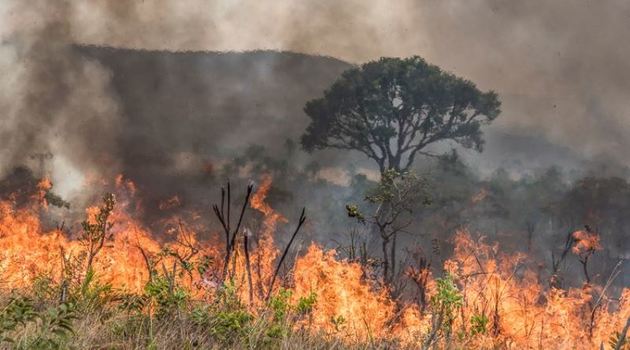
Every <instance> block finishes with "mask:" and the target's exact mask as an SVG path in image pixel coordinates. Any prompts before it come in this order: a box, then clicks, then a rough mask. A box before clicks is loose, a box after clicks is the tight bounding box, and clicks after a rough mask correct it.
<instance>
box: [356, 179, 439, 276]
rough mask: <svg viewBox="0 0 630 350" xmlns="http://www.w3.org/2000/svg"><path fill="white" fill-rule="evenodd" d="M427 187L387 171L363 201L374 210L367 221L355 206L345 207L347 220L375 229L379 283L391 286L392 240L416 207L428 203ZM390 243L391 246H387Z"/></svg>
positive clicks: (393, 248)
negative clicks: (380, 259) (380, 253)
mask: <svg viewBox="0 0 630 350" xmlns="http://www.w3.org/2000/svg"><path fill="white" fill-rule="evenodd" d="M426 187H427V183H426V181H425V180H424V179H422V178H420V177H418V176H417V175H415V174H413V173H399V172H397V171H395V170H387V171H385V173H384V174H383V176H382V178H381V181H380V182H379V184H378V185H377V186H376V187H375V188H373V189H371V190H370V191H368V193H367V195H366V197H365V200H366V201H367V202H368V203H370V204H373V205H375V206H376V209H375V210H374V212H373V213H372V214H371V215H369V216H368V217H366V216H364V215H363V214H362V213H361V211H360V210H359V208H358V206H357V205H354V204H349V205H347V206H346V211H347V213H348V216H350V217H353V218H356V219H357V220H359V222H362V223H370V224H372V225H374V227H375V228H376V229H377V231H378V234H379V236H380V238H381V243H382V248H383V280H384V281H385V282H391V279H392V277H393V276H394V275H395V270H396V237H397V235H398V233H400V232H403V231H404V230H405V229H406V228H407V227H409V225H411V223H412V216H411V214H413V211H414V209H415V208H417V207H418V205H428V204H429V203H430V199H429V195H428V192H427V189H426ZM390 243H391V246H390Z"/></svg>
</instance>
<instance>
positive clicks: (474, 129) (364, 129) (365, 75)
mask: <svg viewBox="0 0 630 350" xmlns="http://www.w3.org/2000/svg"><path fill="white" fill-rule="evenodd" d="M500 105H501V103H500V101H499V99H498V96H497V94H496V93H495V92H493V91H489V92H485V93H484V92H481V91H480V90H479V89H477V87H476V86H475V84H474V83H472V82H471V81H468V80H465V79H462V78H458V77H456V76H454V75H452V74H450V73H447V72H444V71H442V70H441V69H440V68H439V67H437V66H434V65H431V64H428V63H427V62H426V61H425V60H424V59H422V58H420V57H417V56H414V57H410V58H405V59H402V58H381V59H380V60H378V61H373V62H369V63H366V64H364V65H362V66H360V67H356V68H352V69H349V70H347V71H345V72H344V73H343V74H342V75H341V77H340V78H339V79H338V80H337V81H336V82H335V83H334V84H333V85H332V86H331V87H330V88H329V89H328V90H326V91H325V92H324V96H323V97H322V98H318V99H314V100H311V101H309V102H308V103H307V104H306V106H305V107H304V112H305V113H306V114H307V115H308V116H309V117H310V119H311V123H310V125H309V126H308V128H307V129H306V132H305V133H304V135H302V140H301V141H302V146H303V148H304V149H305V150H306V151H309V152H311V151H314V150H319V149H324V148H337V149H347V150H356V151H359V152H361V153H363V154H365V155H366V156H367V157H369V158H370V159H373V160H374V161H376V163H377V164H378V166H379V169H380V171H381V173H384V172H385V171H386V170H388V169H393V170H396V171H402V172H404V171H407V170H409V168H410V167H411V165H412V163H413V162H414V159H415V158H416V156H417V155H418V154H425V155H431V154H430V153H428V152H426V151H425V148H426V147H427V146H428V145H431V144H434V143H437V142H440V141H446V140H451V141H454V142H456V143H458V144H460V145H462V146H463V147H466V148H473V149H475V150H478V151H481V150H482V148H483V143H484V141H483V138H482V131H481V126H482V125H484V124H488V123H490V122H491V121H492V120H494V119H495V118H496V117H497V116H498V115H499V113H500V109H499V107H500Z"/></svg>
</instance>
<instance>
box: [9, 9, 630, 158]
mask: <svg viewBox="0 0 630 350" xmlns="http://www.w3.org/2000/svg"><path fill="white" fill-rule="evenodd" d="M629 19H630V2H627V1H621V0H610V1H605V2H604V1H594V0H554V1H543V0H529V1H517V0H514V1H506V0H466V1H463V0H460V1H455V0H397V1H392V0H373V1H367V0H346V1H335V0H318V1H291V0H275V1H261V0H221V1H216V0H214V1H213V0H178V1H172V0H117V1H109V0H90V1H78V0H76V1H64V0H54V1H50V0H33V1H21V0H4V1H2V2H1V3H0V20H1V21H0V23H1V24H0V39H1V40H2V43H3V45H2V48H0V73H2V72H4V73H5V74H4V75H3V77H2V78H0V85H1V86H2V87H3V90H4V91H10V92H12V93H7V94H5V96H4V98H3V99H4V101H3V100H2V99H0V106H4V107H5V110H9V112H7V113H5V115H7V117H5V121H4V123H5V126H3V129H4V130H16V129H22V130H23V128H25V127H27V126H28V127H30V126H32V125H33V124H37V123H36V122H33V120H30V121H29V122H28V123H26V122H24V121H22V120H21V119H22V118H21V117H20V116H22V115H24V110H25V109H26V110H28V111H29V112H32V111H33V109H36V111H35V113H38V114H39V115H40V116H41V117H40V119H39V120H38V122H41V121H42V120H44V121H46V120H47V121H49V122H50V123H51V124H55V125H56V126H55V128H63V127H67V126H68V123H66V122H64V118H63V117H60V118H56V119H55V117H47V116H46V115H47V111H48V110H49V108H48V106H46V107H41V108H39V110H37V106H33V101H29V99H28V98H25V96H28V93H27V92H28V91H32V89H33V87H32V86H33V85H32V84H30V85H29V82H36V83H37V86H40V85H41V84H40V81H41V79H42V76H41V75H42V74H44V73H42V71H41V70H40V71H38V70H37V67H38V66H39V65H50V64H53V65H56V66H58V68H59V69H60V70H61V71H62V72H65V73H64V75H63V76H64V77H65V78H64V79H66V80H68V81H79V80H83V79H84V78H85V77H89V78H90V81H92V82H91V85H90V86H89V87H88V88H87V89H86V88H82V89H81V91H74V90H72V91H70V92H69V93H68V95H69V96H72V97H71V98H70V99H68V100H69V101H73V102H72V103H70V104H64V105H63V106H58V108H59V111H58V113H57V114H67V115H70V114H71V113H76V111H78V110H85V109H86V108H87V109H89V110H90V111H91V115H92V116H93V118H94V119H95V120H101V119H103V118H109V119H110V120H112V121H115V120H116V118H117V117H118V116H117V111H116V105H115V102H114V101H111V100H109V97H108V96H107V93H106V92H107V91H106V90H107V80H108V76H107V73H106V72H103V71H102V70H100V68H99V67H94V66H90V64H89V62H87V63H86V62H80V63H79V64H75V65H74V66H79V67H81V68H79V69H77V68H76V67H75V68H68V67H67V65H73V64H71V62H73V61H72V58H64V59H63V60H58V61H56V62H55V60H52V59H46V58H43V57H42V56H45V55H46V54H44V53H45V52H47V53H48V54H49V56H51V55H50V53H59V52H61V51H62V50H63V49H62V48H59V47H57V46H55V45H54V43H87V44H97V45H108V46H117V47H126V48H145V49H167V50H178V51H185V50H221V51H247V50H255V49H274V50H287V51H296V52H302V53H309V54H319V55H329V56H333V57H336V58H339V59H343V60H346V61H348V62H352V63H362V62H366V61H369V60H373V59H376V58H379V57H381V56H411V55H420V56H422V57H424V58H425V59H427V60H428V61H429V62H431V63H433V64H437V65H439V66H440V67H442V68H444V69H445V70H448V71H451V72H453V73H455V74H456V75H458V76H461V77H464V78H467V79H470V80H472V81H474V82H475V83H476V84H477V85H478V86H479V87H480V88H481V89H482V90H495V91H497V92H498V93H499V95H500V96H501V99H502V101H503V106H502V110H503V113H502V115H501V116H500V118H499V119H498V120H497V121H496V122H495V123H494V124H493V125H492V126H490V127H489V128H488V130H487V146H486V150H487V151H486V152H485V153H484V155H482V156H476V155H471V156H470V157H471V159H475V160H476V161H477V162H479V163H480V164H484V165H487V168H489V169H490V168H493V167H496V166H500V165H508V166H512V167H514V168H518V167H532V166H534V167H535V166H549V165H553V164H561V165H564V164H568V165H576V164H582V165H583V164H585V163H600V162H607V163H614V164H618V165H620V166H630V154H629V153H628V152H627V150H628V149H630V137H628V136H630V107H628V104H627V103H626V101H627V95H628V92H629V91H630V86H629V85H630V60H628V59H627V58H628V57H629V56H630V55H629V54H630V41H628V40H626V39H625V33H628V32H630V20H629ZM42 48H43V49H42ZM36 49H37V50H36ZM36 52H42V53H39V54H36ZM75 63H76V62H75ZM44 79H45V77H44ZM67 85H68V84H63V83H56V84H53V85H52V86H50V85H46V84H43V86H44V87H43V88H47V89H52V90H54V91H57V90H63V89H64V87H67ZM81 94H89V95H90V96H91V97H95V96H96V97H98V96H101V95H102V96H103V97H102V98H100V99H99V98H96V100H97V101H98V102H97V103H92V104H90V105H88V106H86V105H85V104H82V103H81V102H80V100H81V99H84V98H85V97H81ZM52 99H53V100H54V98H52ZM16 100H19V101H20V102H21V103H15V101H16ZM92 100H94V99H92ZM47 118H48V119H47ZM25 123H26V124H25ZM110 124H112V125H115V123H113V122H111V123H110ZM111 128H115V126H111ZM46 130H48V129H46V128H44V129H42V128H40V129H39V131H38V132H37V133H34V134H33V135H31V136H20V137H14V138H17V139H20V138H21V139H22V140H21V141H22V142H31V141H32V139H31V138H35V139H36V138H38V137H47V136H41V135H42V133H43V134H46V133H47V132H54V128H53V129H51V130H52V131H46ZM103 132H105V133H107V132H108V130H104V131H103ZM109 132H114V131H113V130H110V131H109ZM0 134H1V133H0ZM38 135H40V136H38ZM0 136H5V137H6V136H7V135H6V134H5V135H0ZM18 141H20V140H18ZM19 144H20V143H19V142H17V145H19ZM17 145H16V146H15V147H14V148H15V149H20V146H17ZM60 147H61V146H60ZM64 147H68V146H64ZM94 147H106V145H99V143H98V142H96V143H95V145H94ZM5 153H6V154H8V152H5ZM0 157H2V155H1V153H0ZM8 157H9V156H7V155H5V156H4V158H5V159H8ZM519 164H520V165H519Z"/></svg>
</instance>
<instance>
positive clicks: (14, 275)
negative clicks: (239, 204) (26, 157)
mask: <svg viewBox="0 0 630 350" xmlns="http://www.w3.org/2000/svg"><path fill="white" fill-rule="evenodd" d="M117 183H118V191H120V193H119V195H118V198H119V199H120V201H119V203H118V204H117V206H116V209H115V210H114V212H113V214H112V217H111V222H112V223H113V225H112V230H113V235H112V237H113V238H112V239H111V240H110V241H108V242H107V244H105V246H104V247H103V249H102V251H101V252H100V253H99V255H98V257H97V258H96V260H95V265H94V268H95V270H96V271H98V274H99V277H100V278H102V279H103V280H104V281H106V282H109V283H111V284H112V285H114V286H116V288H119V289H124V290H126V291H128V292H131V293H142V291H143V289H144V287H145V285H146V283H147V281H149V278H150V272H149V271H150V269H149V268H148V266H147V258H148V257H149V258H150V257H155V256H158V255H159V254H160V253H161V252H164V251H165V248H166V251H169V252H170V255H168V256H166V257H164V258H163V260H160V264H161V265H162V266H164V267H165V268H166V267H168V266H171V263H170V261H172V260H169V259H176V258H177V257H181V256H187V257H189V258H191V259H198V258H201V257H202V256H206V257H214V259H213V260H211V261H215V262H216V261H220V258H219V257H220V254H221V251H222V247H220V246H218V245H216V244H211V243H209V242H200V241H198V240H197V236H196V234H195V232H193V231H192V230H191V229H190V228H189V226H188V225H186V223H185V222H183V221H182V220H181V219H179V220H178V222H179V224H178V227H179V228H178V230H177V231H178V234H177V236H176V239H175V240H173V242H171V243H160V242H159V241H158V240H156V239H155V238H154V235H153V234H152V233H151V232H149V231H148V230H147V229H146V228H145V227H143V225H141V224H140V223H139V221H137V220H135V219H134V218H133V217H132V216H130V215H129V214H128V212H129V211H130V209H132V208H130V207H129V206H130V201H128V200H126V199H127V198H131V197H132V196H133V195H134V194H135V192H136V188H135V186H133V184H132V183H131V182H127V181H125V180H123V179H122V178H119V179H117ZM270 187H271V178H270V177H265V178H264V179H263V181H262V183H261V185H260V188H259V189H258V190H257V191H256V193H254V195H253V196H252V200H251V207H252V208H254V209H256V210H257V211H259V212H261V213H262V214H263V215H264V219H263V223H262V227H261V229H260V232H258V233H257V234H250V233H247V234H248V235H251V236H252V237H253V236H254V235H255V236H256V237H257V238H258V241H257V244H256V245H255V246H252V247H251V269H250V270H251V271H250V273H251V278H252V286H249V283H248V279H247V273H248V272H247V268H246V265H245V257H244V255H245V254H244V247H243V239H244V235H239V237H240V238H239V240H240V242H239V244H238V247H239V248H238V249H236V250H235V255H234V259H233V261H231V262H230V263H231V264H234V269H233V271H234V275H233V278H232V280H233V282H234V283H235V286H236V289H237V291H238V296H239V297H240V299H241V300H243V301H247V300H248V299H249V298H253V300H249V309H250V311H251V312H252V313H259V312H262V311H261V310H263V309H264V308H265V300H264V296H265V294H266V292H267V291H268V289H269V287H270V286H269V281H270V279H271V277H272V274H273V271H274V269H275V265H276V264H277V258H278V255H279V254H278V252H279V250H278V248H277V246H276V244H275V243H274V239H273V235H274V233H275V231H276V230H277V227H278V224H279V223H285V222H287V220H286V219H285V218H284V217H283V216H282V215H281V214H279V213H277V212H276V211H274V210H273V209H272V208H271V207H270V206H269V205H268V204H267V203H266V201H265V200H266V196H267V193H268V191H269V189H270ZM38 188H39V191H40V192H45V191H47V190H48V189H50V184H49V183H47V182H42V183H40V186H39V187H38ZM37 197H38V198H36V199H37V200H33V203H32V205H31V206H30V207H27V208H17V207H16V205H15V203H13V202H11V201H9V200H7V201H2V202H0V278H1V281H2V282H1V283H2V284H1V285H0V287H1V288H3V289H5V290H13V289H21V288H27V287H28V286H29V285H31V284H32V283H33V281H34V280H36V279H37V278H38V277H39V276H52V278H56V279H61V278H62V274H63V266H64V263H65V262H67V261H70V260H71V259H72V258H74V257H79V256H81V254H84V251H85V247H84V245H82V244H81V243H80V241H79V240H75V239H70V238H69V237H72V236H73V235H72V234H71V235H68V234H67V233H64V232H63V231H62V229H61V228H59V229H53V230H49V231H46V230H45V229H44V228H43V225H42V223H41V222H40V219H39V216H40V211H41V210H42V206H41V205H42V204H43V202H42V200H41V198H43V195H41V193H40V195H39V196H37ZM174 198H175V197H174ZM34 199H35V198H34ZM97 211H98V207H94V208H92V209H88V210H87V212H88V215H87V216H88V218H90V217H94V214H95V213H96V212H97ZM75 236H76V235H75ZM248 237H249V236H248ZM572 237H573V239H574V241H575V244H574V246H573V252H574V253H575V254H577V255H584V254H586V252H592V251H594V250H597V249H600V248H601V244H600V241H599V237H598V236H597V235H596V234H594V233H591V232H586V231H578V232H575V233H574V234H573V236H572ZM191 247H196V248H195V249H192V248H191ZM189 248H191V249H192V250H194V253H195V254H192V253H191V254H189V255H190V256H189V255H187V254H188V251H189V250H187V249H189ZM529 266H531V264H529V263H528V257H527V256H525V255H522V254H511V255H504V254H501V253H500V251H499V247H498V246H497V245H496V244H494V245H493V244H488V243H485V242H484V240H483V239H474V238H473V237H472V236H471V235H470V234H469V233H467V232H465V231H461V232H459V233H458V234H457V235H456V237H455V251H454V255H453V256H452V258H450V259H448V260H447V261H446V262H445V263H444V266H443V268H444V271H445V272H447V273H448V275H449V276H450V277H451V278H452V280H453V281H454V283H455V285H456V287H457V290H458V291H459V293H460V294H461V304H458V307H457V308H456V311H455V313H454V315H453V323H452V330H451V334H452V337H463V340H461V339H460V341H461V343H462V344H463V346H465V347H466V348H492V347H494V346H496V344H502V345H503V347H505V348H510V349H528V348H553V349H587V348H594V347H598V346H599V344H602V343H606V342H607V340H608V338H609V336H610V334H611V331H613V330H621V329H622V328H623V325H624V323H625V320H626V319H627V318H628V317H630V290H629V289H625V290H623V291H622V293H621V298H620V299H619V300H618V301H615V300H612V299H608V298H606V296H605V293H604V290H603V289H602V287H599V286H590V285H589V287H588V288H582V289H569V290H560V289H555V288H548V287H546V286H545V283H543V282H542V281H541V280H540V276H539V273H538V272H537V271H534V270H533V269H532V268H530V267H529ZM369 270H370V267H369V266H363V265H361V264H359V263H357V262H352V261H347V260H343V259H340V258H339V257H338V256H337V253H336V252H335V251H334V250H328V251H326V250H324V249H322V248H321V247H320V246H319V245H317V244H311V245H310V247H308V249H307V250H306V252H305V253H304V254H303V255H302V256H300V257H298V258H297V260H296V261H295V263H294V265H293V267H292V269H291V271H290V272H289V273H288V278H287V280H286V281H285V282H284V285H285V287H286V288H288V289H289V290H291V292H292V297H291V298H292V300H293V301H294V302H295V301H297V300H300V298H305V297H308V296H309V295H315V296H316V302H315V304H314V306H313V308H312V311H311V314H310V316H309V317H304V318H300V319H297V320H296V322H295V328H296V329H308V330H309V331H311V332H317V333H319V334H325V335H327V336H330V337H338V338H341V339H343V341H345V342H348V343H358V342H361V343H365V342H369V341H372V340H375V339H381V340H388V341H395V342H398V343H399V344H402V345H406V346H409V347H411V348H419V347H422V346H423V345H424V344H426V342H427V339H429V338H428V335H430V334H431V332H432V329H433V328H434V327H433V323H434V322H435V319H436V317H437V314H436V311H435V310H436V307H435V305H432V304H431V303H432V302H434V301H435V300H438V299H436V298H437V293H438V287H437V286H436V282H437V280H436V278H435V277H434V276H433V274H431V272H430V271H429V270H413V269H411V270H409V272H408V274H407V275H408V276H409V277H411V278H412V279H414V278H415V279H414V280H416V282H417V283H419V284H420V283H422V284H425V285H426V294H427V295H426V296H425V298H424V299H423V300H425V304H426V305H422V303H420V302H417V301H415V302H405V301H403V299H401V298H392V296H391V292H390V290H389V289H388V288H387V287H386V286H383V284H382V282H381V281H379V280H377V279H374V278H370V277H369V275H370V271H369ZM206 278H207V276H206V275H204V274H202V273H201V272H196V271H192V272H190V274H189V275H188V276H187V277H181V278H180V281H179V282H180V283H181V284H182V285H183V286H185V287H186V288H188V289H190V290H191V291H193V293H197V294H198V295H202V294H203V295H209V294H208V293H205V292H207V291H208V289H211V288H215V287H216V286H208V284H204V283H203V282H204V281H205V279H206ZM250 288H252V289H253V290H251V295H250ZM195 291H196V292H195ZM210 294H211V293H210ZM434 297H435V298H434ZM418 300H419V299H418ZM593 320H595V321H593ZM433 331H434V330H433ZM438 331H442V330H438ZM440 342H441V343H440ZM436 344H437V345H438V347H446V346H448V343H447V340H446V338H441V339H439V340H438V343H436Z"/></svg>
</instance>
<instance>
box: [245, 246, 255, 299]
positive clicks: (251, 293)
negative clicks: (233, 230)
mask: <svg viewBox="0 0 630 350" xmlns="http://www.w3.org/2000/svg"><path fill="white" fill-rule="evenodd" d="M243 236H244V238H243V250H244V251H245V269H246V270H247V284H248V286H249V304H250V305H253V304H254V285H253V284H252V268H251V264H250V262H249V244H248V235H247V234H244V235H243Z"/></svg>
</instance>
